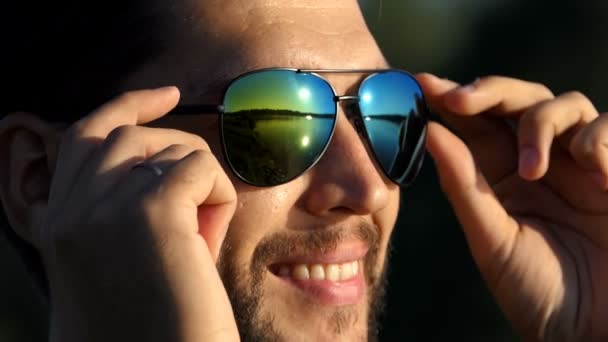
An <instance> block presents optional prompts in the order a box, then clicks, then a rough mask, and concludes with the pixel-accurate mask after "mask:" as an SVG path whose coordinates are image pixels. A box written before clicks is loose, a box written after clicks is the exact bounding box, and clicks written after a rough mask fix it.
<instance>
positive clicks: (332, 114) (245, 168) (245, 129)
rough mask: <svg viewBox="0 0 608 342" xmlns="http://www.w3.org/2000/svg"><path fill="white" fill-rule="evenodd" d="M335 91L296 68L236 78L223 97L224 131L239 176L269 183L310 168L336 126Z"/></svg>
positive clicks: (311, 75)
mask: <svg viewBox="0 0 608 342" xmlns="http://www.w3.org/2000/svg"><path fill="white" fill-rule="evenodd" d="M333 96H334V93H333V90H332V89H331V87H330V86H329V84H328V83H327V82H325V81H324V80H323V79H321V78H320V77H318V76H316V75H314V74H308V73H299V72H296V71H293V70H281V69H279V70H263V71H258V72H253V73H250V74H246V75H244V76H242V77H240V78H238V79H237V80H235V81H234V82H233V83H232V84H231V85H230V86H229V88H228V90H227V91H226V96H225V98H224V114H223V115H222V135H223V140H224V148H225V152H226V157H227V159H228V162H229V163H230V165H231V166H232V168H233V169H234V171H235V172H236V173H237V175H238V176H239V177H240V178H241V179H242V180H244V181H245V182H247V183H250V184H253V185H258V186H270V185H277V184H281V183H284V182H287V181H290V180H292V179H294V178H296V177H297V176H299V175H300V174H302V173H303V172H305V171H306V170H307V169H308V168H310V167H311V166H312V165H313V164H314V163H315V162H316V161H317V160H318V159H319V157H320V156H321V155H322V154H323V151H324V150H325V148H326V146H327V143H328V141H329V139H330V137H331V134H332V132H333V129H334V125H335V119H336V103H335V102H334V99H333Z"/></svg>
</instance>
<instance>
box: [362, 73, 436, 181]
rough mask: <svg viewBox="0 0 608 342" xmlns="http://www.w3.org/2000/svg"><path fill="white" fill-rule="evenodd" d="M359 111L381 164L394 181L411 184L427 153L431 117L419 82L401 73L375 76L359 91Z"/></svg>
mask: <svg viewBox="0 0 608 342" xmlns="http://www.w3.org/2000/svg"><path fill="white" fill-rule="evenodd" d="M359 108H360V110H361V114H362V119H363V124H364V127H365V130H366V132H367V136H368V138H369V141H370V145H371V148H372V150H373V152H374V154H375V156H376V159H377V160H378V163H379V164H380V165H381V166H382V168H383V170H384V172H385V173H386V174H387V176H388V177H389V178H391V179H392V180H393V181H395V182H397V183H399V184H402V185H405V184H407V183H409V182H410V181H411V178H413V176H415V173H416V172H417V171H418V168H419V164H420V160H421V157H422V155H423V154H424V138H425V132H426V120H427V118H428V110H427V107H426V104H425V102H424V97H423V95H422V89H421V88H420V86H419V85H418V82H416V80H415V79H414V78H413V77H412V76H411V75H409V74H408V73H405V72H401V71H397V70H391V71H385V72H380V73H377V74H374V75H372V76H370V77H368V78H367V79H366V80H365V81H363V83H362V84H361V87H360V88H359Z"/></svg>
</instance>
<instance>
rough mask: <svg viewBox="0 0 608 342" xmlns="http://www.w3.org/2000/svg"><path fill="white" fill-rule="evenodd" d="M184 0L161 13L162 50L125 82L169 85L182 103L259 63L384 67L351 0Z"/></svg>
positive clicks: (209, 94) (128, 85)
mask: <svg viewBox="0 0 608 342" xmlns="http://www.w3.org/2000/svg"><path fill="white" fill-rule="evenodd" d="M185 1H186V2H184V3H183V6H179V7H178V8H173V9H172V11H170V13H169V16H172V17H173V18H172V19H173V20H170V21H169V22H171V24H170V25H168V26H169V28H168V29H167V30H166V33H165V34H166V37H164V39H165V41H167V48H166V51H165V53H164V54H163V55H161V56H160V57H159V58H157V59H155V60H152V61H151V62H150V63H148V64H146V65H143V66H142V67H141V68H140V69H139V70H137V71H136V72H134V73H133V74H132V75H131V76H130V77H129V78H127V80H126V82H125V88H142V87H153V86H161V85H167V84H175V85H177V86H178V87H179V88H180V89H181V90H182V99H183V100H185V102H198V101H200V100H203V99H205V98H209V99H210V98H212V97H213V98H215V99H217V97H218V94H217V90H218V89H222V88H223V86H225V84H227V82H229V80H231V79H232V78H234V77H236V76H238V75H239V74H242V73H244V72H247V71H250V70H255V69H260V68H266V67H293V68H347V69H357V68H383V67H386V66H387V63H386V61H385V59H384V57H383V55H382V54H381V52H380V50H379V49H378V47H377V45H376V42H375V40H374V39H373V37H372V36H371V34H370V33H369V31H368V28H367V26H366V24H365V21H364V19H363V16H362V14H361V11H360V9H359V6H358V4H357V1H356V0H332V1H326V0H325V1H318V0H299V1H292V0H283V1H281V0H219V1H215V0H185Z"/></svg>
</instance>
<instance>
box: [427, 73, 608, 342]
mask: <svg viewBox="0 0 608 342" xmlns="http://www.w3.org/2000/svg"><path fill="white" fill-rule="evenodd" d="M417 79H418V81H419V82H420V83H421V85H422V87H423V89H424V92H425V95H426V98H427V102H428V103H429V105H430V107H431V108H432V110H433V111H434V112H435V113H437V114H439V115H440V116H441V117H442V118H443V119H444V120H445V122H446V123H447V124H448V126H449V127H450V128H452V129H453V130H454V131H456V132H457V134H458V136H459V137H458V136H456V135H455V134H453V133H452V132H451V131H449V130H448V129H446V128H445V127H444V126H442V125H440V124H438V123H434V122H433V123H430V125H429V131H428V133H429V135H428V143H427V147H428V150H429V152H430V153H431V155H432V156H433V158H434V160H435V162H436V166H437V169H438V172H439V176H440V180H441V184H442V187H443V190H444V191H445V192H446V194H447V197H448V199H449V200H450V202H451V204H452V206H453V208H454V210H455V212H456V215H457V216H458V218H459V221H460V223H461V224H462V226H463V229H464V232H465V235H466V237H467V241H468V244H469V247H470V249H471V252H472V254H473V257H474V259H475V261H476V263H477V265H478V267H479V269H480V271H481V273H482V274H483V276H484V278H485V280H486V282H487V284H488V286H489V287H490V289H491V290H492V292H493V293H494V295H495V297H496V298H497V300H498V303H499V305H500V306H501V308H502V309H503V311H504V312H505V314H506V316H507V317H508V318H509V319H510V320H511V322H512V323H513V324H514V326H515V328H516V329H518V331H519V332H520V333H521V334H522V335H523V337H524V338H526V339H527V340H528V339H531V340H541V341H606V340H608V115H599V114H598V112H597V110H596V109H595V107H594V106H593V105H592V103H591V102H590V101H589V100H588V99H587V98H586V97H585V96H583V95H582V94H580V93H578V92H569V93H565V94H563V95H560V96H554V95H553V94H552V93H551V91H549V90H548V89H547V88H546V87H544V86H542V85H540V84H536V83H530V82H525V81H520V80H515V79H510V78H503V77H487V78H482V79H479V80H477V81H475V82H474V83H473V84H471V85H468V86H464V87H463V86H460V85H459V84H456V83H454V82H452V81H448V80H444V79H439V78H437V77H435V76H433V75H430V74H420V75H418V76H417ZM510 123H512V124H510Z"/></svg>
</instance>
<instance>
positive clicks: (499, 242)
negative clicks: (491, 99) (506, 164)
mask: <svg viewBox="0 0 608 342" xmlns="http://www.w3.org/2000/svg"><path fill="white" fill-rule="evenodd" d="M427 149H428V151H429V153H430V154H431V156H432V157H433V159H434V160H435V164H436V168H437V171H438V173H439V180H440V182H441V187H442V189H443V191H444V192H445V193H446V195H447V197H448V200H449V201H450V203H451V205H452V207H453V208H454V211H455V213H456V216H457V217H458V220H459V221H460V224H461V225H462V227H463V229H464V233H465V235H466V238H467V241H468V244H469V248H470V249H471V253H472V254H473V257H474V258H475V261H476V262H477V265H478V266H479V267H480V269H481V270H482V272H483V271H485V270H487V267H488V266H491V265H490V263H492V262H493V261H494V259H495V256H497V253H500V252H501V250H503V248H504V247H505V246H509V245H510V243H511V242H512V241H514V237H515V235H516V234H517V223H516V222H515V220H513V219H512V218H511V217H510V216H509V215H508V214H507V212H506V211H505V209H504V208H503V207H502V205H501V204H500V202H499V201H498V199H497V198H496V196H495V194H494V192H493V191H492V189H491V188H490V186H489V185H488V183H487V182H486V180H485V178H484V176H483V174H482V173H481V172H480V171H479V169H478V167H477V165H476V164H475V160H474V158H473V155H472V154H471V152H470V150H469V148H468V147H467V146H466V145H465V144H464V142H463V141H462V140H461V139H460V138H458V137H457V136H455V135H454V134H453V133H452V132H450V131H449V130H448V129H446V128H445V127H443V126H441V125H440V124H438V123H435V122H431V123H429V130H428V139H427Z"/></svg>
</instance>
